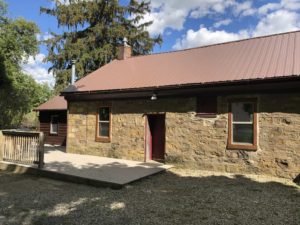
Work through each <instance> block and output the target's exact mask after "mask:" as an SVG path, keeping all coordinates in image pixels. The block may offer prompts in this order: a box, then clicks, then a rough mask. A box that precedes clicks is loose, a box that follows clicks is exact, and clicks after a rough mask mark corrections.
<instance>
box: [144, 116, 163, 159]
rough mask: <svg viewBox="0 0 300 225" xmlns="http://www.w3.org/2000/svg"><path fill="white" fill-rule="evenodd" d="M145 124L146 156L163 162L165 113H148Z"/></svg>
mask: <svg viewBox="0 0 300 225" xmlns="http://www.w3.org/2000/svg"><path fill="white" fill-rule="evenodd" d="M147 119H148V121H147V122H148V123H147V124H146V126H147V127H148V129H147V127H146V131H147V133H146V158H147V159H149V160H155V161H159V162H163V161H164V159H165V115H162V114H157V115H148V116H147Z"/></svg>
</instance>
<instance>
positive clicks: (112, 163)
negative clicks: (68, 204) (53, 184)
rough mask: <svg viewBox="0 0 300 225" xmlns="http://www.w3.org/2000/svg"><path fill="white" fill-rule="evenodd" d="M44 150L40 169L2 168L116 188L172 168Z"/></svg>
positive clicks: (26, 167) (52, 149)
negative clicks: (43, 161) (43, 163)
mask: <svg viewBox="0 0 300 225" xmlns="http://www.w3.org/2000/svg"><path fill="white" fill-rule="evenodd" d="M46 149H47V150H46V153H45V166H44V168H43V169H37V168H36V167H34V166H26V165H20V164H17V165H16V164H14V163H7V162H5V163H4V162H3V163H2V166H1V168H2V169H9V170H15V171H19V172H29V173H33V174H37V175H41V176H46V177H49V178H54V179H59V180H64V181H70V182H75V183H85V184H90V185H94V186H109V187H116V188H118V187H122V186H124V185H126V184H128V183H131V182H133V181H137V180H140V179H142V178H145V177H148V176H151V175H153V174H156V173H159V172H162V171H165V170H167V169H169V168H171V167H172V166H171V165H165V164H161V163H156V162H151V163H144V162H138V161H131V160H123V159H114V158H106V157H98V156H90V155H79V154H70V153H65V152H63V151H61V149H59V150H57V149H55V148H46ZM1 168H0V169H1Z"/></svg>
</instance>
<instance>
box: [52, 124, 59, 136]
mask: <svg viewBox="0 0 300 225" xmlns="http://www.w3.org/2000/svg"><path fill="white" fill-rule="evenodd" d="M57 132H58V124H51V133H53V134H57Z"/></svg>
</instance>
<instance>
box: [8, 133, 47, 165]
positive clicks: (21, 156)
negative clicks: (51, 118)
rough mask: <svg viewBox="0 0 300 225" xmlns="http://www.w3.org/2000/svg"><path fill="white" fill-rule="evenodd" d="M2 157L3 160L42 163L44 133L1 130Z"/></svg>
mask: <svg viewBox="0 0 300 225" xmlns="http://www.w3.org/2000/svg"><path fill="white" fill-rule="evenodd" d="M2 134H3V145H2V157H3V161H7V162H13V163H21V164H38V167H39V168H43V165H44V134H43V132H25V131H16V130H3V131H2Z"/></svg>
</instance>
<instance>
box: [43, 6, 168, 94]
mask: <svg viewBox="0 0 300 225" xmlns="http://www.w3.org/2000/svg"><path fill="white" fill-rule="evenodd" d="M53 1H54V2H55V7H54V8H53V9H50V8H41V12H42V13H45V14H48V15H52V16H55V17H56V18H57V21H58V26H59V27H64V28H67V31H65V32H63V33H62V34H55V33H52V35H53V38H51V39H49V40H47V41H45V42H46V45H47V48H48V52H49V54H48V56H47V57H46V60H47V61H49V62H51V63H52V66H51V67H50V68H49V70H52V71H53V72H54V74H55V79H56V85H55V89H56V91H60V90H61V89H62V88H64V87H66V86H67V85H68V84H69V81H70V79H71V72H70V68H71V61H72V60H76V73H77V77H78V78H81V77H83V76H85V75H87V74H88V73H90V72H92V71H94V70H96V69H98V68H99V67H101V66H103V65H104V64H106V63H108V62H110V61H111V60H113V59H115V58H116V55H117V46H118V45H119V44H120V43H121V41H122V39H123V38H124V37H126V38H127V39H128V42H129V44H130V45H131V46H132V49H133V55H141V54H148V53H150V52H151V51H152V49H153V47H154V45H155V44H161V42H162V39H161V36H160V35H158V36H157V37H155V38H152V37H150V35H149V33H148V31H147V30H146V28H147V27H148V26H149V25H151V23H152V22H147V23H142V22H141V20H142V18H143V16H144V15H145V14H146V13H148V12H149V11H150V3H149V2H144V1H141V2H140V1H137V0H130V1H129V3H128V5H125V6H124V5H121V4H120V3H119V1H118V0H69V1H68V2H67V3H65V2H62V1H61V0H53Z"/></svg>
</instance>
